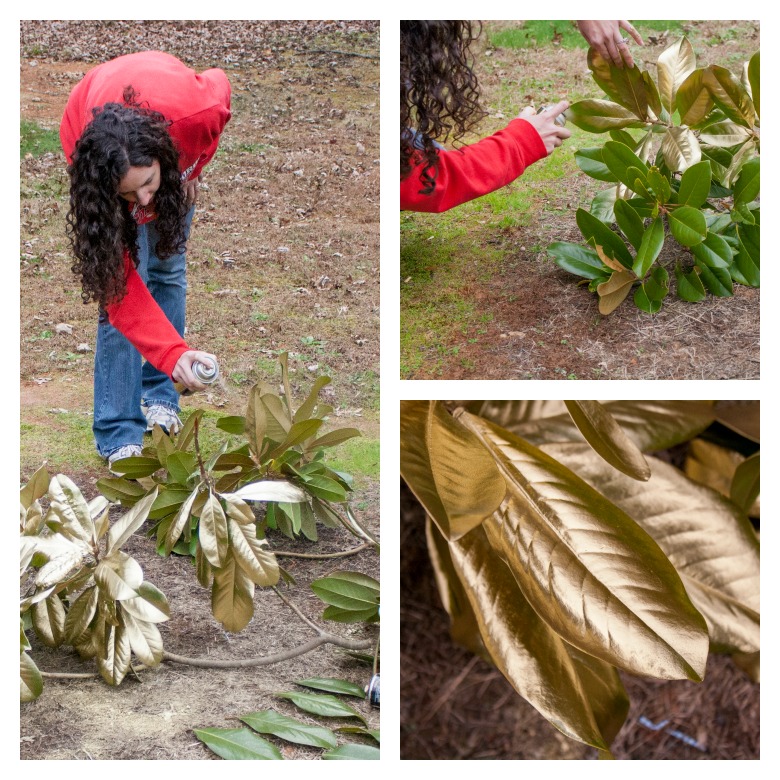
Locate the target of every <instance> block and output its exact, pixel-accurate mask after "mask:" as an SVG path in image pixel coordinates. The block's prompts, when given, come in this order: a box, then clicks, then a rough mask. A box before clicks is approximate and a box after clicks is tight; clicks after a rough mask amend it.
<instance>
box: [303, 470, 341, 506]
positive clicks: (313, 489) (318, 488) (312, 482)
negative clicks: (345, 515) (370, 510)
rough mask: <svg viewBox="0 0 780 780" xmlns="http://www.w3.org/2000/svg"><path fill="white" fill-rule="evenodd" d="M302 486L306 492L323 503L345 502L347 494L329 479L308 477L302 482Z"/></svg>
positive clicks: (316, 476)
mask: <svg viewBox="0 0 780 780" xmlns="http://www.w3.org/2000/svg"><path fill="white" fill-rule="evenodd" d="M303 485H304V486H305V488H306V491H307V492H309V493H311V494H312V495H313V496H317V498H321V499H323V500H325V501H332V502H333V503H335V504H341V503H343V502H344V501H346V500H347V494H346V491H345V490H344V488H343V487H342V486H341V485H340V484H339V483H338V482H336V481H335V480H333V479H330V478H329V477H321V476H318V475H316V474H314V475H312V476H310V477H309V476H307V477H305V478H304V480H303Z"/></svg>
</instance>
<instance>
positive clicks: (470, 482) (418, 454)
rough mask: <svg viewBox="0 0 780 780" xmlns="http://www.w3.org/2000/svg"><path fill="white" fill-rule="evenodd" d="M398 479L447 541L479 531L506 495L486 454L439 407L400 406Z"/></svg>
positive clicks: (422, 403) (423, 403)
mask: <svg viewBox="0 0 780 780" xmlns="http://www.w3.org/2000/svg"><path fill="white" fill-rule="evenodd" d="M401 476H403V478H404V480H405V481H406V484H407V485H408V486H409V488H410V489H411V491H412V492H413V493H414V495H415V496H416V497H417V500H418V501H419V502H420V503H421V504H422V505H423V507H424V508H425V510H426V512H427V513H428V514H429V515H430V516H431V517H432V518H433V520H434V522H435V523H436V524H437V525H438V526H439V529H440V530H441V532H442V533H443V534H444V535H445V536H446V537H447V538H448V539H457V538H459V537H461V536H463V534H465V533H468V531H470V530H471V529H472V528H474V527H476V526H477V525H479V524H480V523H481V522H482V521H483V520H484V519H485V518H486V517H487V516H488V515H489V514H490V513H491V512H493V510H495V508H496V507H497V506H498V505H499V504H500V503H501V499H503V497H504V493H505V491H506V486H505V484H504V480H503V478H502V476H501V474H500V472H499V470H498V469H497V468H496V464H495V462H494V461H493V458H492V457H491V456H490V453H489V452H488V451H487V450H486V449H485V447H484V446H483V445H482V444H481V443H480V441H479V439H478V438H477V437H476V436H474V434H472V433H471V432H469V431H468V430H466V429H465V428H464V427H463V426H462V425H461V424H460V423H458V422H457V421H456V420H454V419H453V418H452V416H451V415H450V414H449V412H447V410H446V409H445V408H444V406H443V405H442V404H441V403H439V402H438V401H401Z"/></svg>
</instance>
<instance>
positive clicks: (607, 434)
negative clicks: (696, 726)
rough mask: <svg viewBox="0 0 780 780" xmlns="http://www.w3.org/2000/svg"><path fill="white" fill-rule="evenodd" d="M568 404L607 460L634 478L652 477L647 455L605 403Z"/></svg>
mask: <svg viewBox="0 0 780 780" xmlns="http://www.w3.org/2000/svg"><path fill="white" fill-rule="evenodd" d="M564 403H565V404H566V409H567V410H568V412H569V414H570V415H571V418H572V420H573V421H574V424H575V425H576V426H577V428H578V429H579V431H580V433H581V434H582V435H583V436H584V437H585V440H586V441H587V442H588V444H590V446H591V447H593V449H594V450H595V451H596V452H597V453H598V454H599V455H600V456H601V457H602V458H604V460H605V461H606V462H607V463H609V464H610V465H611V466H613V467H614V468H616V469H617V470H618V471H622V472H623V473H624V474H628V476H630V477H633V478H634V479H639V480H642V481H645V482H646V481H647V480H648V479H650V467H649V466H648V465H647V461H646V460H645V458H644V456H643V455H642V453H641V452H640V451H639V449H638V448H637V446H636V444H634V442H633V441H631V439H629V438H628V436H626V434H625V433H624V432H623V429H622V428H621V427H620V426H619V425H618V424H617V423H616V422H615V419H614V418H613V417H612V415H611V414H610V413H609V412H608V411H607V410H606V408H605V407H604V406H602V405H601V404H600V403H599V402H598V401H565V402H564Z"/></svg>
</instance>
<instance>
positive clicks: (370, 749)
mask: <svg viewBox="0 0 780 780" xmlns="http://www.w3.org/2000/svg"><path fill="white" fill-rule="evenodd" d="M322 760H323V761H379V760H380V758H379V748H378V747H374V746H373V745H358V744H355V743H352V742H348V743H346V744H345V745H339V746H338V747H337V748H334V749H333V750H326V751H325V752H324V753H323V754H322Z"/></svg>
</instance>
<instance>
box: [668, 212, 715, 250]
mask: <svg viewBox="0 0 780 780" xmlns="http://www.w3.org/2000/svg"><path fill="white" fill-rule="evenodd" d="M669 228H670V229H671V231H672V235H673V236H674V237H675V238H676V239H677V240H678V241H679V242H680V243H681V244H682V245H683V246H688V247H693V246H696V245H697V244H701V242H702V241H704V239H705V238H706V237H707V223H706V221H705V220H704V214H702V213H701V211H699V209H694V208H691V207H690V206H680V208H678V209H675V210H674V211H670V212H669Z"/></svg>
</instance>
